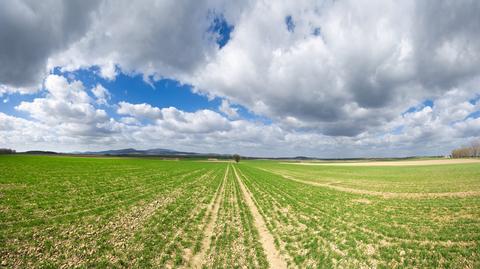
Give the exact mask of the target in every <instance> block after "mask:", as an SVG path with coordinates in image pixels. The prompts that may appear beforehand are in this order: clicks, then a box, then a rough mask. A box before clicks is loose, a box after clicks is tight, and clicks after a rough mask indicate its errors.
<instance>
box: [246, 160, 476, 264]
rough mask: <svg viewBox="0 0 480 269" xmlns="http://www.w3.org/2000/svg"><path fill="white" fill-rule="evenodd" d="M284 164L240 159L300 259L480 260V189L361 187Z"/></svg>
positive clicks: (260, 201) (276, 229) (280, 238)
mask: <svg viewBox="0 0 480 269" xmlns="http://www.w3.org/2000/svg"><path fill="white" fill-rule="evenodd" d="M278 166H280V165H276V164H272V165H270V166H268V165H265V166H263V167H262V166H261V165H259V164H258V163H252V164H248V163H245V162H244V163H243V164H241V165H239V167H240V171H241V172H242V175H243V177H242V179H243V180H244V182H245V183H246V185H247V186H248V188H249V189H250V191H251V192H252V193H253V195H254V197H255V198H256V202H257V206H258V208H260V210H261V212H262V214H263V215H264V218H265V220H266V221H267V223H268V226H269V229H270V231H271V233H272V234H273V235H274V236H275V237H276V239H277V242H278V243H279V247H280V248H281V249H283V250H284V252H286V254H287V255H286V256H287V257H288V259H289V260H290V261H291V263H293V264H295V265H296V266H298V267H301V268H303V267H327V268H328V267H376V266H381V267H399V266H407V267H457V268H458V267H461V268H464V267H477V266H479V261H480V257H479V254H478V253H479V252H478V247H479V246H478V242H480V210H479V208H480V199H479V197H478V196H473V197H448V198H432V199H425V198H422V199H416V198H384V197H382V196H372V195H361V194H353V193H349V192H345V191H339V190H336V189H332V188H328V187H318V186H312V185H309V184H304V183H300V182H296V181H293V180H290V179H287V178H284V177H282V176H280V175H279V174H277V173H278V171H279V169H278V168H277V167H278ZM255 167H256V168H255ZM274 167H275V168H277V169H274ZM258 168H261V169H262V170H261V169H258ZM269 169H271V170H272V171H273V170H275V173H273V172H268V170H269ZM385 171H388V170H385ZM311 180H314V179H313V178H312V179H311ZM352 180H353V179H352ZM407 180H408V179H407ZM338 181H339V182H342V181H341V176H340V177H339V180H338ZM409 183H410V184H412V185H415V181H413V182H409ZM479 183H480V182H478V180H477V184H479ZM339 184H340V183H339ZM391 188H395V184H392V185H391ZM413 189H414V188H412V190H413Z"/></svg>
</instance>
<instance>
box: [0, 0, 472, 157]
mask: <svg viewBox="0 0 480 269" xmlns="http://www.w3.org/2000/svg"><path fill="white" fill-rule="evenodd" d="M52 11H55V12H52ZM478 14H480V1H475V0H459V1H442V0H426V1H414V0H405V1H393V0H391V1H390V0H385V1H373V0H372V1H369V0H337V1H333V0H332V1H319V0H316V1H308V0H301V1H254V0H252V1H249V0H245V1H222V0H199V1H182V0H180V1H155V0H152V1H127V0H118V1H113V0H103V1H102V0H99V1H97V0H71V1H60V0H45V1H33V0H32V1H26V0H5V1H1V3H0V147H7V148H13V149H16V150H17V151H24V150H53V151H61V152H74V151H91V150H106V149H121V148H130V147H133V148H137V149H148V148H168V149H174V150H182V151H195V152H202V153H209V152H215V153H226V154H232V153H239V154H242V155H248V156H265V157H279V156H310V157H320V158H351V157H401V156H418V155H445V154H449V153H450V151H451V150H452V149H453V148H455V147H458V146H461V145H464V144H468V143H469V142H470V141H472V140H474V139H478V138H480V83H479V82H480V35H479V34H478V29H480V16H479V15H478Z"/></svg>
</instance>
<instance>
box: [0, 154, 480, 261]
mask: <svg viewBox="0 0 480 269" xmlns="http://www.w3.org/2000/svg"><path fill="white" fill-rule="evenodd" d="M479 242H480V163H458V164H441V165H439V164H437V165H433V164H429V165H413V166H412V165H409V166H401V165H396V166H395V165H392V166H388V165H375V164H372V165H369V166H355V165H348V164H347V165H332V164H328V163H327V164H322V165H300V164H295V163H284V162H276V161H248V160H242V161H240V163H238V164H237V163H233V162H230V161H227V162H220V161H219V162H208V161H197V160H180V161H174V160H160V159H154V158H88V157H52V156H18V155H17V156H0V260H1V266H2V267H5V268H31V267H45V268H57V267H81V268H102V267H108V268H111V267H117V268H122V267H129V268H131V267H136V268H146V267H157V268H185V267H187V268H188V267H190V268H202V267H203V268H268V267H271V268H281V267H288V268H331V267H341V268H361V267H364V268H365V267H366V268H375V267H379V268H403V267H417V268H425V267H430V268H431V267H434V268H478V267H480V245H479Z"/></svg>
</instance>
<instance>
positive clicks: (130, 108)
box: [117, 102, 162, 120]
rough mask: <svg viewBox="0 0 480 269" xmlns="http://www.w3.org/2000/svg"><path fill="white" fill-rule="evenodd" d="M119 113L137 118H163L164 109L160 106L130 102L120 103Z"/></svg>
mask: <svg viewBox="0 0 480 269" xmlns="http://www.w3.org/2000/svg"><path fill="white" fill-rule="evenodd" d="M117 113H118V114H120V115H129V116H134V117H137V118H147V119H152V120H155V119H161V118H162V111H161V110H160V109H159V108H158V107H152V106H151V105H149V104H145V103H143V104H130V103H128V102H120V103H118V109H117Z"/></svg>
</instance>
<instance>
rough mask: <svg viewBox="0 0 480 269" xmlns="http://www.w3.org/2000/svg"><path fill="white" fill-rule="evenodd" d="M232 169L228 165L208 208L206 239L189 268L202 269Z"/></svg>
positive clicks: (204, 238)
mask: <svg viewBox="0 0 480 269" xmlns="http://www.w3.org/2000/svg"><path fill="white" fill-rule="evenodd" d="M229 169H230V165H227V169H226V170H225V175H224V176H223V181H222V184H221V186H220V188H219V189H218V191H217V192H216V193H215V195H214V198H213V200H212V202H211V203H210V205H209V206H208V212H207V217H206V218H207V221H208V222H207V224H206V226H205V231H204V237H203V240H202V243H201V246H200V252H198V253H196V254H195V255H194V256H193V257H192V258H191V259H190V262H189V267H191V268H202V264H203V261H204V258H205V254H206V253H207V250H208V247H209V246H210V243H211V241H212V236H213V229H214V225H215V222H217V217H218V211H219V210H220V204H221V202H222V197H223V192H224V191H225V181H226V180H227V176H228V171H229Z"/></svg>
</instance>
